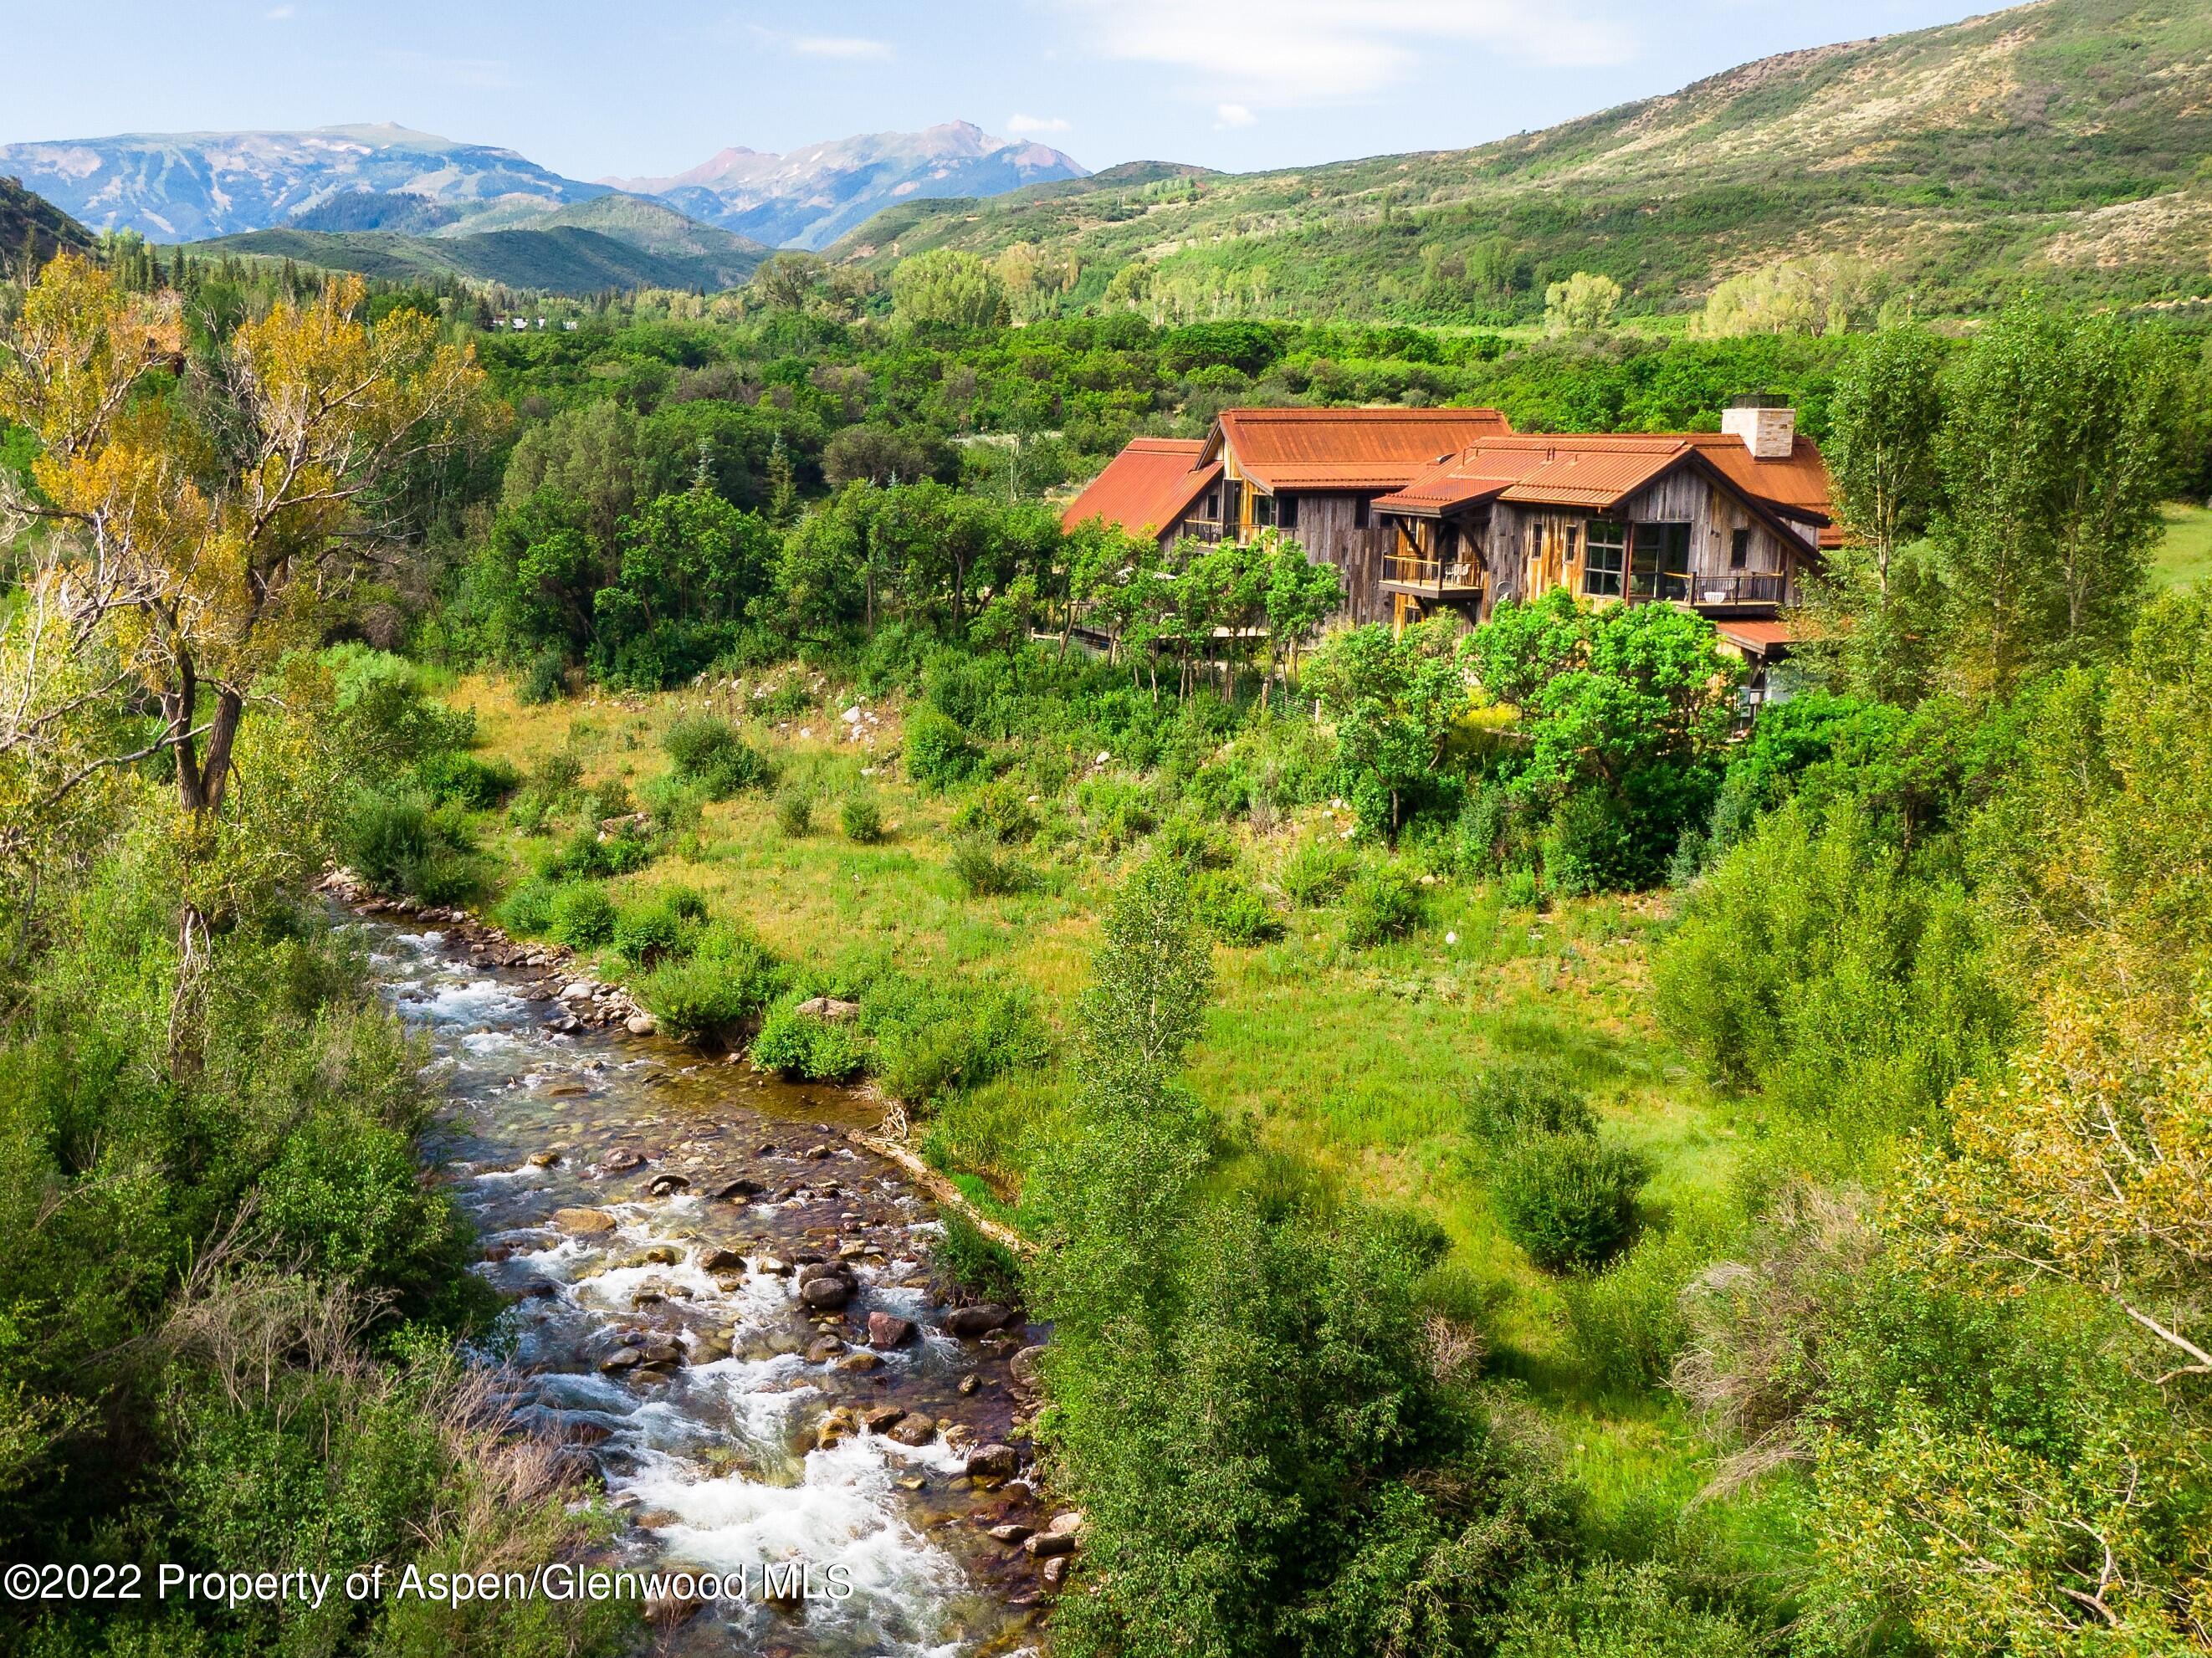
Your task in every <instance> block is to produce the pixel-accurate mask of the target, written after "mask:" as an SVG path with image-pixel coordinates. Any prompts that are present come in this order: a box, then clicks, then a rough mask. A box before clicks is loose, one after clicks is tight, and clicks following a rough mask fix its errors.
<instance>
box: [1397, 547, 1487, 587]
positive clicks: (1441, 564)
mask: <svg viewBox="0 0 2212 1658" xmlns="http://www.w3.org/2000/svg"><path fill="white" fill-rule="evenodd" d="M1383 580H1384V581H1385V582H1387V583H1389V585H1391V586H1397V587H1420V588H1424V589H1425V590H1426V591H1428V592H1432V593H1444V592H1479V591H1480V589H1481V586H1482V567H1481V566H1480V564H1477V563H1475V562H1473V561H1472V560H1469V559H1439V558H1425V557H1422V556H1419V555H1417V554H1413V553H1385V554H1384V555H1383Z"/></svg>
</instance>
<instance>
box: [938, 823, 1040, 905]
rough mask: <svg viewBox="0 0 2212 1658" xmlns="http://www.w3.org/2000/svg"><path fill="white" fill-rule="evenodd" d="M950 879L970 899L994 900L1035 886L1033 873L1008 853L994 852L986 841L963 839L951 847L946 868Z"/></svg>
mask: <svg viewBox="0 0 2212 1658" xmlns="http://www.w3.org/2000/svg"><path fill="white" fill-rule="evenodd" d="M949 866H950V867H951V871H952V878H953V879H954V880H956V881H957V882H959V884H960V890H962V891H963V892H964V893H966V894H967V895H968V896H969V897H970V898H994V897H1000V896H1005V895H1006V894H1009V893H1016V892H1027V891H1028V890H1030V888H1032V887H1034V886H1035V885H1036V871H1035V870H1033V869H1031V868H1030V866H1029V865H1027V864H1025V863H1024V862H1023V861H1022V860H1021V859H1018V858H1016V857H1014V856H1013V855H1012V853H1001V852H999V851H997V850H995V849H994V847H992V845H991V843H990V842H989V841H979V840H976V839H975V838H974V837H972V836H970V837H967V838H964V839H962V840H958V841H954V842H953V843H952V857H951V862H950V865H949Z"/></svg>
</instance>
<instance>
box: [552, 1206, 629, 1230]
mask: <svg viewBox="0 0 2212 1658" xmlns="http://www.w3.org/2000/svg"><path fill="white" fill-rule="evenodd" d="M553 1224H555V1225H556V1226H557V1227H559V1228H560V1229H561V1230H562V1231H564V1232H611V1231H613V1230H615V1227H616V1226H617V1224H618V1223H617V1221H616V1219H615V1218H614V1217H613V1216H612V1215H611V1214H609V1213H608V1212H606V1211H605V1210H604V1209H556V1210H555V1211H554V1212H553Z"/></svg>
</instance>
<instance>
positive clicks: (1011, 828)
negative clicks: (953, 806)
mask: <svg viewBox="0 0 2212 1658" xmlns="http://www.w3.org/2000/svg"><path fill="white" fill-rule="evenodd" d="M952 829H953V832H954V833H955V834H957V835H975V836H978V837H980V838H982V839H987V840H991V841H997V842H998V843H999V844H1000V846H1002V847H1017V846H1021V845H1023V844H1024V843H1025V842H1027V841H1030V840H1032V839H1034V838H1035V837H1036V832H1037V815H1036V811H1034V810H1032V809H1031V807H1030V803H1029V799H1028V796H1027V795H1026V794H1024V793H1023V790H1022V786H1021V785H1020V784H1018V783H1017V782H1015V781H1013V780H1012V779H1011V778H1000V779H999V780H997V781H995V782H990V783H986V784H984V785H983V786H982V787H981V788H980V789H977V790H976V791H975V793H973V794H971V795H969V797H968V799H965V800H963V801H962V802H961V803H960V810H959V811H956V812H955V813H953V814H952Z"/></svg>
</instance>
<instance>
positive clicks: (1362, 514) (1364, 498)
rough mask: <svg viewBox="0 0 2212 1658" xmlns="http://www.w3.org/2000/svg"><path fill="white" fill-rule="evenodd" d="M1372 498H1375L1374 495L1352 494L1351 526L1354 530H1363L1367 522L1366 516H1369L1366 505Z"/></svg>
mask: <svg viewBox="0 0 2212 1658" xmlns="http://www.w3.org/2000/svg"><path fill="white" fill-rule="evenodd" d="M1374 499H1375V497H1374V496H1372V495H1354V496H1352V528H1353V529H1355V530H1364V529H1365V528H1366V527H1367V524H1368V517H1369V513H1368V505H1369V503H1370V501H1373V500H1374Z"/></svg>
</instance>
